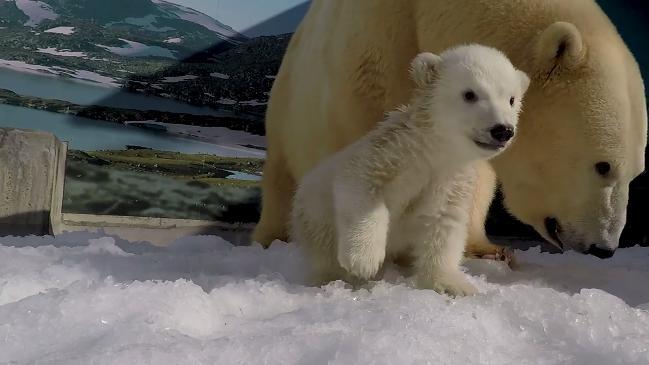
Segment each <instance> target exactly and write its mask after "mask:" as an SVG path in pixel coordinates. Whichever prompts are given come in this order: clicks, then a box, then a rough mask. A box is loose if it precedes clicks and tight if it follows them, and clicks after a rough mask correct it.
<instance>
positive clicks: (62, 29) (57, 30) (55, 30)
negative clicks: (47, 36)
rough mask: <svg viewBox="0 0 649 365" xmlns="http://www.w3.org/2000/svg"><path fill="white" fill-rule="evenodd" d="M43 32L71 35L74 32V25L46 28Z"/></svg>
mask: <svg viewBox="0 0 649 365" xmlns="http://www.w3.org/2000/svg"><path fill="white" fill-rule="evenodd" d="M45 33H54V34H63V35H71V34H74V27H56V28H52V29H48V30H46V31H45Z"/></svg>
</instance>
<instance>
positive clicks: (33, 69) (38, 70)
mask: <svg viewBox="0 0 649 365" xmlns="http://www.w3.org/2000/svg"><path fill="white" fill-rule="evenodd" d="M0 67H2V68H7V69H10V70H13V71H18V72H27V73H32V74H36V75H41V76H49V77H61V76H65V77H70V78H72V79H76V80H78V81H89V82H92V83H93V84H99V85H100V86H107V87H119V86H120V84H119V82H118V81H117V79H114V78H112V77H109V76H103V75H100V74H98V73H96V72H92V71H86V70H72V69H69V68H65V67H60V66H51V67H48V66H41V65H34V64H30V63H26V62H23V61H16V60H3V59H0Z"/></svg>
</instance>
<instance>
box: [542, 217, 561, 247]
mask: <svg viewBox="0 0 649 365" xmlns="http://www.w3.org/2000/svg"><path fill="white" fill-rule="evenodd" d="M545 230H546V231H547V232H548V236H550V238H552V240H553V241H554V243H556V244H557V246H559V248H561V249H562V250H563V249H564V248H563V242H561V238H559V234H560V233H561V225H560V224H559V221H557V219H556V218H552V217H547V218H545Z"/></svg>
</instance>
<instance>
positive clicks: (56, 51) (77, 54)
mask: <svg viewBox="0 0 649 365" xmlns="http://www.w3.org/2000/svg"><path fill="white" fill-rule="evenodd" d="M36 52H39V53H45V54H49V55H54V56H62V57H86V56H87V54H86V53H85V52H75V51H70V50H68V49H63V50H59V49H56V48H54V47H48V48H38V49H37V50H36Z"/></svg>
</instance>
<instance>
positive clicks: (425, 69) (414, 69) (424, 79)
mask: <svg viewBox="0 0 649 365" xmlns="http://www.w3.org/2000/svg"><path fill="white" fill-rule="evenodd" d="M441 62H442V58H441V57H439V56H438V55H435V54H432V53H430V52H423V53H420V54H418V55H417V57H415V59H414V60H412V63H411V64H410V77H411V78H412V80H413V81H414V82H415V84H417V86H419V87H424V86H428V85H431V84H432V83H433V82H434V81H435V78H436V77H437V71H438V70H437V69H438V67H439V64H440V63H441Z"/></svg>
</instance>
